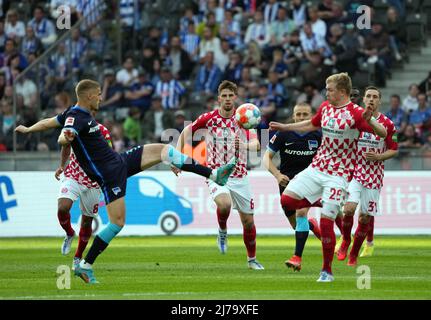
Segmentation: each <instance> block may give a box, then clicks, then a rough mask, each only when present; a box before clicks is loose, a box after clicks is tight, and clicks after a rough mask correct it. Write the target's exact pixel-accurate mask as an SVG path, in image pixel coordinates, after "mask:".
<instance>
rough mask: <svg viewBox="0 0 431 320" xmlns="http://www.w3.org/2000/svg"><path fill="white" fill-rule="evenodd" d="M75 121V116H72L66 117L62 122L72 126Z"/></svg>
mask: <svg viewBox="0 0 431 320" xmlns="http://www.w3.org/2000/svg"><path fill="white" fill-rule="evenodd" d="M74 122H75V118H74V117H68V118H67V119H66V122H65V123H64V125H65V126H73V124H74Z"/></svg>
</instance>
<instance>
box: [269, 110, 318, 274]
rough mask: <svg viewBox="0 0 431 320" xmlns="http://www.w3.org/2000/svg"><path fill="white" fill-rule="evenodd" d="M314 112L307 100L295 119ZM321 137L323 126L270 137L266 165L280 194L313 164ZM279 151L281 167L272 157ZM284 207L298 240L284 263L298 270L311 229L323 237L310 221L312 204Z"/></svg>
mask: <svg viewBox="0 0 431 320" xmlns="http://www.w3.org/2000/svg"><path fill="white" fill-rule="evenodd" d="M311 116H312V108H311V106H310V105H308V104H307V103H299V104H297V105H296V106H295V107H294V109H293V121H294V122H301V121H304V120H308V119H311ZM321 141H322V133H321V131H320V130H317V131H311V132H307V133H305V134H300V133H297V132H294V131H283V132H277V133H276V134H275V135H274V136H273V137H272V138H271V140H270V143H269V145H268V148H267V150H266V153H265V155H264V165H265V167H266V168H267V169H268V171H269V172H271V174H272V175H273V176H274V177H275V178H276V179H277V182H278V187H279V189H280V195H282V194H283V192H284V189H285V188H286V186H287V184H288V183H289V181H290V180H291V179H293V178H294V177H295V175H297V174H298V173H299V172H301V171H302V170H304V169H305V168H307V167H308V166H309V165H310V163H311V161H312V160H313V157H314V155H315V154H316V152H317V149H318V148H319V147H320V144H321ZM277 152H279V153H280V169H278V168H277V167H276V166H275V165H274V163H273V158H274V156H275V154H276V153H277ZM283 210H284V214H285V215H286V217H287V218H288V219H289V222H290V224H291V226H292V228H293V229H295V240H296V246H295V255H294V256H293V257H292V258H291V259H290V260H287V261H286V262H285V263H286V265H287V266H288V267H292V268H293V269H294V270H297V271H299V270H301V257H302V252H303V251H304V246H305V242H306V241H307V238H308V233H309V230H312V231H313V232H314V234H315V235H316V236H317V237H318V238H319V239H320V230H319V225H318V223H317V221H316V219H314V218H311V219H309V220H308V221H307V214H308V210H309V208H303V209H299V210H296V211H288V210H285V208H283ZM292 259H293V260H292ZM291 260H292V261H291Z"/></svg>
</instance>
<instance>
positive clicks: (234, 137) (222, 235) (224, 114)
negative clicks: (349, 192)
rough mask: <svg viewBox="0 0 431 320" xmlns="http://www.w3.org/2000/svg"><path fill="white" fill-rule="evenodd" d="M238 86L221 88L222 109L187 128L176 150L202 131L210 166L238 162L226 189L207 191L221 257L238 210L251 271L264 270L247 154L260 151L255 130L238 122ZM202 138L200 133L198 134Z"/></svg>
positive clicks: (214, 187) (213, 186) (211, 185)
mask: <svg viewBox="0 0 431 320" xmlns="http://www.w3.org/2000/svg"><path fill="white" fill-rule="evenodd" d="M236 96H237V86H236V84H235V83H233V82H230V81H223V82H222V83H221V84H220V85H219V87H218V102H219V105H220V107H219V108H218V109H216V110H214V111H211V112H207V113H205V114H203V115H201V116H200V117H199V118H198V119H197V120H196V121H195V122H193V123H192V125H191V126H188V127H186V128H185V129H184V130H183V132H182V133H181V135H180V138H179V139H178V144H177V149H178V150H182V148H183V146H184V143H185V142H186V141H192V139H191V138H192V136H193V134H195V133H196V132H197V131H198V130H199V129H205V130H203V131H204V132H202V133H203V134H206V136H207V139H206V145H207V155H208V164H209V166H210V167H211V168H214V169H215V168H219V167H220V166H222V165H224V164H226V163H228V162H229V161H230V160H231V159H233V158H235V154H237V158H238V162H237V164H236V167H235V170H234V171H233V173H232V175H231V177H230V179H229V181H228V182H227V184H226V185H225V186H223V187H221V186H218V185H216V184H214V183H213V182H211V181H207V184H208V188H209V191H210V194H211V197H212V198H213V200H214V202H215V204H216V206H217V219H218V224H219V234H218V237H217V244H218V247H219V250H220V252H221V253H222V254H224V253H226V252H227V248H228V242H227V220H228V218H229V214H230V210H231V207H232V204H233V208H234V209H237V210H238V212H239V215H240V218H241V222H242V225H243V240H244V244H245V247H246V248H247V261H248V267H249V268H250V269H254V270H263V269H264V267H263V266H262V265H261V264H260V263H259V262H258V261H257V260H256V227H255V224H254V218H253V213H254V202H253V198H252V195H251V190H250V184H249V180H248V177H247V168H246V165H247V150H258V149H260V143H259V140H258V139H257V135H256V133H255V131H254V130H245V129H242V128H241V127H239V125H238V123H237V122H236V120H235V110H236V109H235V100H236ZM197 134H199V132H198V133H197Z"/></svg>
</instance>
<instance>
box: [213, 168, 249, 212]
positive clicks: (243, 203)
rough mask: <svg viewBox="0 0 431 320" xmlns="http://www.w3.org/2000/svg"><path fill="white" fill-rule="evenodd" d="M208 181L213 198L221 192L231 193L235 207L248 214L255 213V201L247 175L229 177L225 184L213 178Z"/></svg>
mask: <svg viewBox="0 0 431 320" xmlns="http://www.w3.org/2000/svg"><path fill="white" fill-rule="evenodd" d="M206 183H207V185H208V188H209V190H210V194H211V197H212V198H213V200H215V198H217V196H219V195H220V194H229V195H230V198H231V199H232V205H233V208H234V209H236V210H238V211H240V212H242V213H246V214H253V213H254V202H253V197H252V195H251V190H250V184H249V180H248V177H247V176H245V177H243V178H229V180H228V181H227V183H226V184H225V185H224V186H220V185H218V184H217V183H215V182H214V181H211V180H207V181H206Z"/></svg>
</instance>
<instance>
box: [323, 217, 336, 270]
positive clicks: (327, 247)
mask: <svg viewBox="0 0 431 320" xmlns="http://www.w3.org/2000/svg"><path fill="white" fill-rule="evenodd" d="M320 232H321V235H322V239H321V240H322V251H323V268H322V270H323V271H326V272H329V273H332V268H331V265H332V260H333V259H334V251H335V242H336V239H335V232H334V221H332V220H331V219H327V218H323V217H322V218H320Z"/></svg>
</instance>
